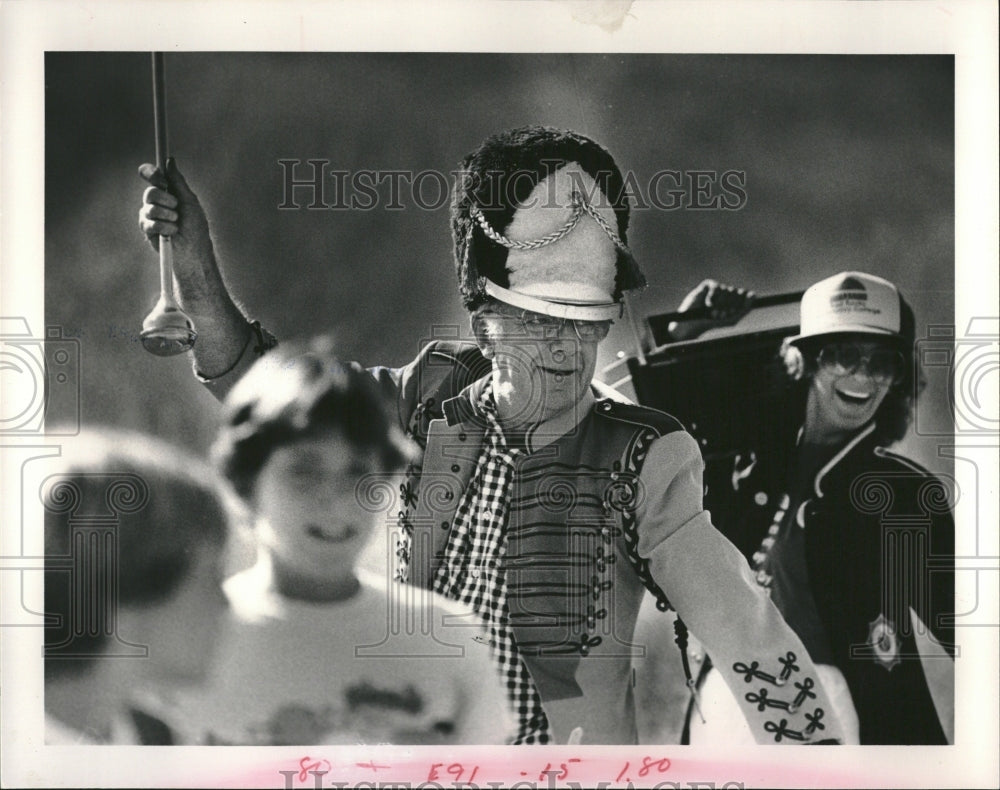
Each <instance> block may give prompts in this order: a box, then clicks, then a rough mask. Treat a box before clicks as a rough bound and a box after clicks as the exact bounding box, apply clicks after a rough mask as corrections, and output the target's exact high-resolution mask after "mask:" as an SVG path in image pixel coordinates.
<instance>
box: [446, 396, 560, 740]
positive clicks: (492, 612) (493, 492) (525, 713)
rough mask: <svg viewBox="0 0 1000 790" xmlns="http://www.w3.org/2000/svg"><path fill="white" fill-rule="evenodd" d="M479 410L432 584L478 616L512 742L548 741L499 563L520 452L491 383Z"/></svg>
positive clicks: (482, 398) (502, 553)
mask: <svg viewBox="0 0 1000 790" xmlns="http://www.w3.org/2000/svg"><path fill="white" fill-rule="evenodd" d="M479 409H480V413H481V414H482V416H483V417H484V418H485V420H486V424H487V428H486V436H485V441H484V442H483V449H482V452H481V453H480V455H479V460H478V462H477V463H476V469H475V472H474V473H473V475H472V479H471V480H470V482H469V485H468V486H467V487H466V489H465V493H464V494H463V495H462V499H461V501H460V502H459V504H458V509H457V511H456V513H455V520H454V522H453V524H452V528H451V532H450V533H449V535H448V542H447V544H446V545H445V550H444V558H443V561H442V562H441V564H440V565H439V566H438V569H437V571H436V573H435V575H434V580H433V589H434V591H435V592H438V593H441V594H442V595H445V596H447V597H449V598H452V599H455V600H458V601H461V602H462V603H465V604H470V605H471V606H472V608H473V609H474V610H475V611H476V613H477V614H478V615H479V616H480V617H482V618H483V622H484V624H485V626H486V629H487V630H488V631H489V635H490V645H491V648H492V653H493V656H494V658H495V659H496V661H497V662H498V664H499V669H500V673H501V677H502V678H503V679H504V681H505V683H506V686H507V699H508V700H509V701H510V703H511V705H512V707H513V710H514V711H515V712H516V713H517V725H518V727H517V736H516V737H515V739H514V740H513V743H515V744H522V743H524V744H528V743H548V742H549V723H548V720H547V719H546V717H545V711H544V710H542V701H541V699H540V698H539V696H538V692H537V691H536V690H535V686H534V683H533V682H532V680H531V675H530V674H529V673H528V670H527V669H526V668H525V666H524V664H523V663H521V659H520V657H519V655H518V652H517V645H516V643H515V642H514V638H513V636H512V634H511V630H510V625H509V609H508V608H507V577H506V573H505V571H504V562H503V560H504V555H505V554H506V551H507V508H508V504H509V502H510V488H511V481H512V479H513V471H514V459H515V458H516V457H517V456H518V455H521V454H522V451H521V450H519V449H517V448H510V447H508V446H507V440H506V438H505V437H504V435H503V431H502V430H501V428H500V423H499V422H498V420H497V413H496V410H497V407H496V400H495V399H494V397H493V389H492V387H490V386H487V387H486V389H485V391H484V392H483V395H482V397H481V398H480V400H479Z"/></svg>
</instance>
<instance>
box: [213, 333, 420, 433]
mask: <svg viewBox="0 0 1000 790" xmlns="http://www.w3.org/2000/svg"><path fill="white" fill-rule="evenodd" d="M277 344H278V340H277V338H275V336H274V335H272V334H271V333H270V332H268V331H267V330H266V329H263V328H261V327H259V326H258V327H257V328H256V329H255V331H254V333H252V334H251V337H250V339H249V340H248V341H247V344H246V345H245V346H244V347H243V351H242V352H241V353H240V356H239V357H238V358H237V359H236V361H235V362H234V363H233V365H232V367H230V368H229V370H227V371H226V372H225V373H223V374H221V375H219V376H215V377H213V378H206V377H205V376H203V375H202V374H201V373H200V372H199V371H198V370H197V368H196V369H195V371H194V373H195V377H196V378H197V379H198V381H200V382H201V383H202V384H203V385H204V386H205V389H207V390H208V391H209V392H211V393H212V395H214V396H215V397H216V399H218V400H219V401H223V400H225V399H226V396H227V395H228V394H229V392H230V391H231V390H232V389H233V387H235V386H236V383H237V382H238V381H239V380H240V379H241V378H243V376H244V375H246V373H247V372H248V371H249V370H250V368H252V367H253V365H254V363H255V362H256V361H257V360H258V359H260V358H261V357H263V356H264V355H265V354H266V353H267V352H268V351H270V350H271V349H272V348H274V347H275V346H276V345H277ZM434 347H435V344H433V343H431V344H428V345H427V346H425V347H424V349H423V350H422V351H421V353H420V354H419V355H418V356H417V357H416V359H414V360H413V361H412V362H410V363H409V364H408V365H405V366H404V367H400V368H391V367H384V366H375V367H370V368H365V367H364V366H362V365H361V364H359V363H357V362H351V363H349V364H350V365H351V366H353V367H355V368H356V369H358V370H367V372H368V373H369V374H370V375H371V376H372V378H374V379H375V383H376V384H377V385H378V388H379V390H380V391H381V393H382V395H383V396H384V397H385V398H386V401H387V402H389V403H395V404H396V407H397V412H398V415H399V418H400V426H401V427H404V428H405V427H406V425H407V423H408V421H409V419H410V416H411V415H412V413H413V409H414V407H415V405H416V403H417V400H418V394H417V390H418V386H419V382H420V380H421V375H420V371H422V370H423V369H424V368H426V366H427V358H428V356H429V355H430V354H431V353H432V351H433V349H434Z"/></svg>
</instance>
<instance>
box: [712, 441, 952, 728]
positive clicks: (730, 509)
mask: <svg viewBox="0 0 1000 790" xmlns="http://www.w3.org/2000/svg"><path fill="white" fill-rule="evenodd" d="M874 427H875V426H874V423H869V425H868V426H867V427H866V428H864V429H862V430H861V431H860V432H859V433H858V434H856V435H855V436H854V437H853V438H852V440H851V441H850V442H848V443H847V445H845V446H844V447H843V448H842V449H841V450H840V452H839V453H838V454H837V455H836V456H834V458H833V459H831V461H830V462H829V463H827V464H826V465H825V466H824V468H823V469H821V470H820V472H819V473H818V474H817V476H816V478H815V480H814V482H813V486H812V491H811V492H810V493H811V496H810V498H809V499H808V500H806V502H805V503H804V504H803V505H802V507H801V509H800V514H801V520H800V524H801V526H802V527H803V529H804V538H805V555H806V564H807V568H808V576H809V585H810V589H811V592H812V594H813V598H814V600H815V602H816V608H817V611H818V614H819V617H820V620H821V622H822V625H823V627H824V629H825V631H826V635H827V638H828V640H829V644H830V648H831V651H832V657H833V661H834V664H835V665H836V666H837V668H838V669H840V671H841V672H842V673H843V674H844V677H845V679H846V680H847V684H848V687H849V688H850V691H851V696H852V698H853V701H854V706H855V709H856V711H857V714H858V720H859V724H860V737H861V743H862V744H942V743H945V735H944V732H943V731H942V725H941V719H943V720H944V721H945V722H946V723H947V724H948V725H949V729H950V725H951V722H952V709H951V706H952V698H953V697H952V695H953V689H952V688H951V687H950V685H949V684H950V682H951V681H950V677H949V670H950V667H949V664H950V663H951V659H950V658H949V657H948V654H949V653H951V652H953V647H952V641H953V633H954V625H953V621H952V615H953V612H954V559H953V558H954V551H955V548H954V523H953V521H952V516H951V510H950V506H949V501H950V497H949V492H948V489H947V488H946V487H945V485H944V483H943V482H942V481H941V480H940V479H938V478H936V477H934V476H933V475H931V474H930V473H929V472H928V471H927V470H925V469H923V468H921V467H920V466H918V465H917V464H914V463H913V462H912V461H910V460H908V459H906V458H903V457H902V456H899V455H896V454H894V453H890V452H888V451H887V450H885V448H883V447H881V446H879V443H878V442H877V441H876V440H875V438H874V437H873V433H872V432H873V430H874ZM782 449H784V452H782ZM783 456H784V458H783ZM786 466H787V449H785V448H775V450H773V451H771V452H768V451H767V450H765V449H763V448H757V449H756V450H755V451H754V453H753V454H752V455H751V454H749V453H744V454H743V457H742V458H737V459H735V463H734V459H732V458H730V459H728V461H727V460H725V459H720V460H719V461H718V462H715V461H713V462H712V463H710V464H709V465H708V469H707V470H706V475H705V480H706V483H707V493H706V496H705V502H706V505H707V506H708V507H709V509H710V510H711V512H712V514H713V520H714V521H715V523H716V524H717V525H718V526H719V528H720V529H721V530H723V532H724V533H725V534H726V536H727V537H729V538H730V539H731V540H732V541H733V543H735V544H736V546H737V548H739V549H740V550H741V551H742V552H743V554H744V555H745V556H746V557H747V558H748V559H750V560H751V562H752V561H753V560H752V558H753V555H754V552H756V551H757V550H758V549H759V547H760V546H761V540H762V539H763V538H764V537H765V536H766V535H767V530H768V525H769V524H770V523H771V516H772V515H773V513H774V509H775V507H776V505H777V502H778V500H779V498H780V497H781V495H782V493H783V491H784V486H785V482H786V479H787V475H786V468H785V467H786ZM924 634H932V635H933V637H930V638H931V639H932V640H933V641H923V640H922V641H921V642H919V643H918V641H917V640H918V637H920V636H922V635H924ZM935 641H936V642H937V643H938V645H940V646H938V645H935V644H934V642H935ZM708 652H709V654H710V655H711V650H709V651H708ZM921 653H923V654H924V657H923V659H922V658H921ZM931 687H934V688H935V690H936V691H937V693H938V703H937V704H938V705H940V706H941V708H942V709H941V711H940V712H938V711H937V710H936V708H935V702H934V700H933V699H932V694H931V692H930V690H929V689H930V688H931Z"/></svg>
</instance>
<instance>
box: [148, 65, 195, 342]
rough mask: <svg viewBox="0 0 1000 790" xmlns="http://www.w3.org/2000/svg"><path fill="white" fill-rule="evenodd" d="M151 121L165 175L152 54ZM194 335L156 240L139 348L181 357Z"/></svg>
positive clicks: (159, 79)
mask: <svg viewBox="0 0 1000 790" xmlns="http://www.w3.org/2000/svg"><path fill="white" fill-rule="evenodd" d="M153 120H154V127H155V137H156V166H157V168H159V170H160V172H161V173H163V174H166V172H167V108H166V103H165V91H164V81H163V53H162V52H154V53H153ZM197 336H198V335H197V333H196V332H195V331H194V325H193V324H192V323H191V319H190V318H188V317H187V315H186V314H185V313H184V311H183V310H181V308H180V306H179V305H178V304H177V300H176V299H174V259H173V247H172V245H171V243H170V237H169V236H160V299H159V301H158V302H157V303H156V305H155V306H154V307H153V309H152V311H151V312H150V313H149V315H147V316H146V320H145V321H143V322H142V334H141V335H140V337H141V338H142V345H143V348H145V349H146V350H147V351H148V352H149V353H151V354H156V355H157V356H158V357H171V356H174V355H175V354H183V353H184V352H185V351H188V350H190V348H191V347H192V346H193V345H194V341H195V338H196V337H197Z"/></svg>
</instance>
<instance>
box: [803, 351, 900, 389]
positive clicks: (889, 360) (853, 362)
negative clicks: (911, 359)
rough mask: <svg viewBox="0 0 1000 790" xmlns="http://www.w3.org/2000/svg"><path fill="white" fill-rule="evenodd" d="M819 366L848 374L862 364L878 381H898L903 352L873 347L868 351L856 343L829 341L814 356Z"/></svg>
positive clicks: (836, 372) (839, 373) (833, 371)
mask: <svg viewBox="0 0 1000 790" xmlns="http://www.w3.org/2000/svg"><path fill="white" fill-rule="evenodd" d="M816 362H817V364H818V365H819V367H820V368H822V369H826V370H829V371H831V372H832V373H833V374H834V375H837V376H850V375H851V374H852V373H856V372H857V371H858V369H859V368H861V366H862V365H864V367H865V370H867V371H868V375H869V376H871V377H872V378H873V379H875V380H876V381H879V382H883V383H884V382H887V381H891V382H893V383H895V382H898V381H899V380H900V379H901V378H902V377H903V365H904V364H905V361H904V359H903V354H902V353H901V352H900V351H897V350H896V349H893V348H875V349H872V350H871V351H870V352H869V353H867V354H866V353H865V352H864V350H863V349H862V348H861V347H860V346H859V345H858V344H857V343H830V344H828V345H826V346H823V349H822V350H821V351H820V352H819V355H818V356H817V357H816Z"/></svg>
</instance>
